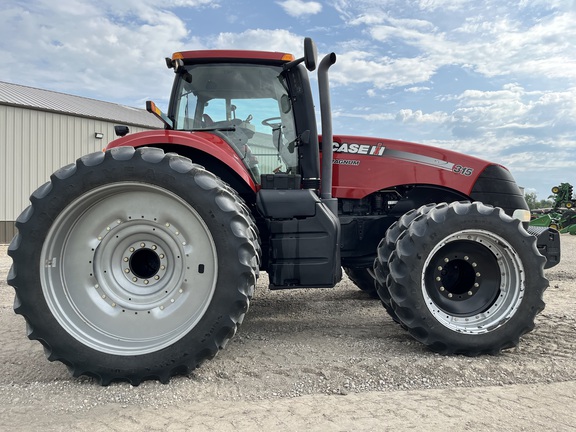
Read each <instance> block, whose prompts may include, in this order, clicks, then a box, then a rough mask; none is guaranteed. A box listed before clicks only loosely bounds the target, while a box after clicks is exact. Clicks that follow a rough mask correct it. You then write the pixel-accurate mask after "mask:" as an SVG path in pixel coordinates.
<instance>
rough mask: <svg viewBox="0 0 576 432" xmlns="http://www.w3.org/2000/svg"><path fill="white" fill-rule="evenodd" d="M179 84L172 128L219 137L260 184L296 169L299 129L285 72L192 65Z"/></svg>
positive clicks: (229, 65)
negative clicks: (264, 178)
mask: <svg viewBox="0 0 576 432" xmlns="http://www.w3.org/2000/svg"><path fill="white" fill-rule="evenodd" d="M178 77H179V79H177V80H176V81H175V86H174V87H175V88H174V93H173V95H174V97H173V101H172V106H171V110H170V115H171V117H173V118H174V129H175V130H182V131H210V132H215V133H218V134H219V135H221V136H222V137H223V138H224V139H225V140H226V141H227V142H228V143H230V145H231V146H232V148H233V149H234V150H235V151H236V152H237V153H238V155H239V156H240V157H241V159H242V160H243V161H244V163H245V164H246V166H247V168H248V169H249V170H250V172H251V173H252V174H253V176H254V180H255V181H256V182H257V183H260V175H261V174H272V173H278V172H283V173H293V174H297V173H298V172H299V169H298V148H297V146H296V145H295V144H296V141H297V135H296V125H295V121H294V112H293V109H292V103H291V101H290V97H289V96H288V91H287V90H288V84H287V82H286V79H285V77H284V75H283V74H282V68H281V67H278V66H271V65H265V66H264V65H250V64H234V63H210V64H202V63H200V64H191V65H186V66H184V67H183V71H182V72H181V73H178Z"/></svg>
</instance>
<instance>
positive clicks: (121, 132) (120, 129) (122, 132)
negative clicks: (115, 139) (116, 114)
mask: <svg viewBox="0 0 576 432" xmlns="http://www.w3.org/2000/svg"><path fill="white" fill-rule="evenodd" d="M129 132H130V129H129V128H128V126H123V125H115V126H114V133H115V134H116V136H119V137H123V136H126V135H128V133H129Z"/></svg>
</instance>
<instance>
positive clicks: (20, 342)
mask: <svg viewBox="0 0 576 432" xmlns="http://www.w3.org/2000/svg"><path fill="white" fill-rule="evenodd" d="M562 248H563V257H562V263H561V264H560V265H558V266H557V267H555V268H553V269H551V270H549V271H547V272H546V275H547V277H548V278H549V280H550V288H549V289H548V290H547V291H546V295H545V301H546V304H547V306H546V309H545V310H544V312H543V313H542V314H540V315H539V317H538V318H537V327H536V329H535V330H534V331H533V332H532V333H530V334H528V335H526V336H525V337H524V338H523V339H522V341H521V344H520V346H519V347H518V348H515V349H512V350H508V351H505V352H504V353H503V354H501V355H499V356H481V357H477V358H468V357H462V356H455V357H443V356H440V355H437V354H434V353H431V352H430V351H428V350H426V349H425V348H424V347H423V346H422V345H420V344H419V343H417V342H415V341H414V340H413V339H411V338H410V337H409V335H408V334H407V333H406V332H405V331H404V330H402V329H401V328H400V327H399V326H398V325H397V324H395V323H394V322H393V321H392V320H391V319H390V318H389V317H388V316H387V314H386V313H385V311H384V309H383V308H382V306H381V305H380V303H379V302H378V301H375V300H372V299H370V298H369V297H368V296H367V295H366V294H364V293H363V292H362V291H360V290H358V289H357V288H356V287H354V286H353V284H352V283H351V282H350V281H349V280H348V279H344V280H343V281H342V282H341V283H340V284H339V285H338V286H337V287H336V288H334V289H304V290H292V291H268V290H267V288H266V286H267V280H266V275H265V274H264V276H263V277H262V278H261V279H260V280H259V283H258V287H257V290H256V293H255V296H254V299H253V301H252V303H251V306H250V311H249V313H248V315H247V317H246V319H245V321H244V324H243V325H242V327H241V329H240V331H239V333H238V334H237V336H236V337H235V338H234V339H233V340H232V341H231V342H230V343H229V345H228V346H227V347H226V349H225V350H224V351H222V352H221V353H220V354H219V355H218V356H217V357H216V358H215V359H214V360H212V361H210V362H208V363H206V364H204V365H202V366H201V367H200V368H199V369H197V370H196V371H195V372H194V373H192V374H191V375H190V376H186V377H176V378H173V379H172V381H171V382H170V384H168V385H162V384H160V383H158V382H145V383H143V384H142V385H140V386H139V387H132V386H130V385H128V384H126V383H114V384H112V385H110V386H108V387H100V386H98V385H97V384H96V383H95V382H94V381H93V380H92V379H90V378H87V377H81V378H72V377H70V375H69V374H68V371H67V369H66V367H65V366H64V365H62V364H61V363H49V362H48V361H47V360H46V359H45V357H44V353H43V350H42V347H41V345H40V344H39V343H38V342H31V341H29V340H28V339H27V338H26V329H25V323H24V320H23V318H22V317H20V316H17V315H15V314H14V313H13V311H12V302H13V290H12V288H11V287H9V286H8V285H7V284H6V276H7V274H8V269H9V266H10V264H11V261H10V259H9V257H7V255H6V249H7V247H6V246H5V245H4V246H0V341H1V344H2V350H1V352H0V356H1V360H0V372H1V373H0V430H7V431H20V430H22V431H24V430H26V431H28V430H47V431H59V430H62V431H71V430H87V431H88V430H89V431H91V432H95V431H108V430H111V431H133V430H157V431H172V430H178V431H179V430H182V431H184V430H218V431H221V430H236V431H238V430H251V431H252V430H262V431H271V430H318V431H320V430H333V431H351V430H355V431H356V430H376V429H377V430H387V429H390V430H395V431H398V430H412V429H418V430H420V429H424V430H428V431H434V430H438V431H440V430H442V431H446V430H449V429H453V430H455V431H459V430H467V431H474V430H499V431H507V430H510V431H517V430H531V431H532V430H554V431H571V430H576V322H575V317H576V307H575V306H576V300H575V299H576V295H575V294H576V292H575V291H576V289H575V288H576V282H575V280H576V268H575V266H574V265H573V263H574V258H576V236H569V235H564V236H562Z"/></svg>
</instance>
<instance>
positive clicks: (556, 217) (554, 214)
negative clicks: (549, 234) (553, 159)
mask: <svg viewBox="0 0 576 432" xmlns="http://www.w3.org/2000/svg"><path fill="white" fill-rule="evenodd" d="M573 192H574V188H573V186H572V185H571V184H570V183H560V186H554V187H553V188H552V194H553V195H551V196H550V198H552V199H553V200H554V204H553V206H552V208H551V209H538V210H533V211H532V220H531V221H530V225H532V226H540V227H550V228H554V229H555V230H558V231H560V232H561V233H569V234H572V235H576V210H574V208H575V207H576V200H574V199H573Z"/></svg>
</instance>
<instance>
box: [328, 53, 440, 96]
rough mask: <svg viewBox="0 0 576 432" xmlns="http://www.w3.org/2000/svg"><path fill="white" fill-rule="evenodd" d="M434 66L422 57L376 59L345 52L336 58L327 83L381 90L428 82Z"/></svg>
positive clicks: (367, 54)
mask: <svg viewBox="0 0 576 432" xmlns="http://www.w3.org/2000/svg"><path fill="white" fill-rule="evenodd" d="M435 72H436V66H435V65H434V64H433V63H432V62H430V61H429V59H427V58H424V57H415V58H398V59H394V58H390V57H385V56H383V57H378V56H375V55H374V54H372V53H369V52H366V51H348V52H345V53H342V54H341V55H340V54H339V55H338V60H337V62H336V64H335V65H334V66H333V68H332V70H331V80H332V81H333V82H334V83H336V84H340V85H349V84H359V83H370V84H373V85H374V86H375V87H376V88H380V89H385V88H392V87H397V86H406V85H411V84H414V83H418V82H424V81H428V80H429V79H430V78H431V77H432V75H433V74H434V73H435Z"/></svg>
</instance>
